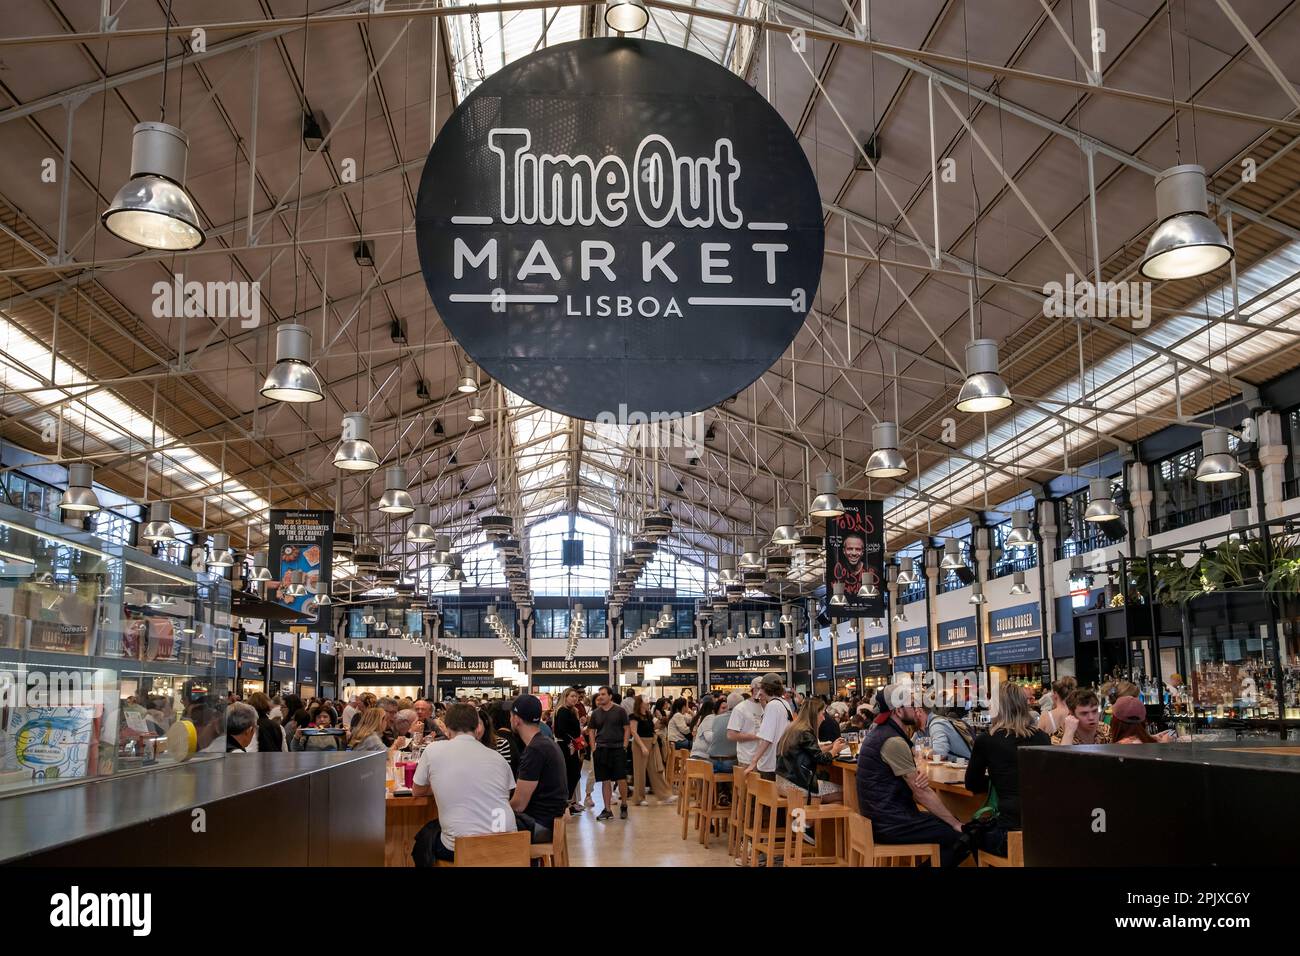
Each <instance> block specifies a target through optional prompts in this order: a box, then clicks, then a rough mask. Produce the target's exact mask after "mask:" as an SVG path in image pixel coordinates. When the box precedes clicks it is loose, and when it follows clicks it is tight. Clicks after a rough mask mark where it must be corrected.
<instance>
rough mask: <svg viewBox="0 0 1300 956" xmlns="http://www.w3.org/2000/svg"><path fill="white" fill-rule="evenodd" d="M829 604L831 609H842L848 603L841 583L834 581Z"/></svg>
mask: <svg viewBox="0 0 1300 956" xmlns="http://www.w3.org/2000/svg"><path fill="white" fill-rule="evenodd" d="M830 603H831V606H832V607H843V606H844V605H846V604H848V603H849V599H848V598H846V597H845V596H844V584H843V582H841V581H836V582H835V583H834V584H833V585H831V600H830Z"/></svg>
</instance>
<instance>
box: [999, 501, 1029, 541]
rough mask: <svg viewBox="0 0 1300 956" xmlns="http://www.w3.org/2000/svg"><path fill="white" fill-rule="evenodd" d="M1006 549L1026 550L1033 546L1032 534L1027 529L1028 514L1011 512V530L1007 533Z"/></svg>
mask: <svg viewBox="0 0 1300 956" xmlns="http://www.w3.org/2000/svg"><path fill="white" fill-rule="evenodd" d="M1004 543H1005V544H1006V546H1007V547H1008V548H1028V547H1031V546H1032V545H1033V544H1034V532H1033V531H1032V530H1031V529H1030V527H1029V512H1028V511H1026V510H1024V509H1017V510H1015V511H1013V512H1011V530H1010V531H1008V532H1007V537H1006V541H1005V542H1004Z"/></svg>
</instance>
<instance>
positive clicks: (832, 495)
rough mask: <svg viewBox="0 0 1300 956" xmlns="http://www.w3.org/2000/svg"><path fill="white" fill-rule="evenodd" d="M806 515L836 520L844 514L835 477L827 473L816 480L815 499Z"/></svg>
mask: <svg viewBox="0 0 1300 956" xmlns="http://www.w3.org/2000/svg"><path fill="white" fill-rule="evenodd" d="M808 514H809V515H811V516H812V517H814V518H838V517H839V516H840V515H842V514H844V502H842V501H840V496H839V494H838V491H837V488H836V484H835V476H834V475H832V474H831V473H830V472H829V471H827V472H823V473H822V474H821V475H820V476H819V477H818V479H817V497H816V498H814V499H813V501H812V506H811V507H810V508H809V509H808ZM796 543H797V542H796Z"/></svg>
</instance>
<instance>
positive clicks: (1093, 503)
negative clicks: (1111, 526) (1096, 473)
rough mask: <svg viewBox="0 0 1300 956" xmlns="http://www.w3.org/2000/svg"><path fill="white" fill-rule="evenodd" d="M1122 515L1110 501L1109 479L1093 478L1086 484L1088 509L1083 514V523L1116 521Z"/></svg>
mask: <svg viewBox="0 0 1300 956" xmlns="http://www.w3.org/2000/svg"><path fill="white" fill-rule="evenodd" d="M1122 517H1123V515H1121V514H1120V511H1119V507H1118V506H1117V505H1116V504H1115V502H1114V501H1112V500H1111V490H1110V479H1109V478H1093V479H1092V480H1091V481H1090V482H1088V507H1087V508H1086V509H1085V510H1084V512H1083V520H1084V521H1092V522H1101V521H1118V520H1119V519H1120V518H1122Z"/></svg>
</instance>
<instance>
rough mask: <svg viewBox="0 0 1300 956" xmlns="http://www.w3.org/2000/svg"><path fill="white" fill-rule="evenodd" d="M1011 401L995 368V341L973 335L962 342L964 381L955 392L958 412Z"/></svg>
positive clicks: (990, 409) (992, 408)
mask: <svg viewBox="0 0 1300 956" xmlns="http://www.w3.org/2000/svg"><path fill="white" fill-rule="evenodd" d="M1010 404H1011V390H1010V389H1009V388H1007V383H1006V382H1004V381H1003V380H1002V376H1001V374H999V372H998V343H997V342H995V341H994V340H993V339H976V340H975V341H974V342H971V343H970V344H969V345H967V346H966V381H965V383H964V384H963V385H962V387H961V391H960V392H958V393H957V411H959V412H996V411H998V410H1000V409H1003V408H1006V407H1007V406H1008V405H1010Z"/></svg>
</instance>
